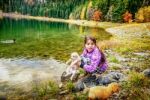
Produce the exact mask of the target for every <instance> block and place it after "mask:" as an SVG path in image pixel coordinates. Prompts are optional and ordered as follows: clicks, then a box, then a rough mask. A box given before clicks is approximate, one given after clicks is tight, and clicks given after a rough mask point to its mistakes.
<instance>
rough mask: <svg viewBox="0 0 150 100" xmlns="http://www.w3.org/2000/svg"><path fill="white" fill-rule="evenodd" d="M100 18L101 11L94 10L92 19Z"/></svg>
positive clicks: (98, 19)
mask: <svg viewBox="0 0 150 100" xmlns="http://www.w3.org/2000/svg"><path fill="white" fill-rule="evenodd" d="M101 18H102V12H101V11H99V10H96V11H94V13H93V16H92V20H94V21H100V20H101Z"/></svg>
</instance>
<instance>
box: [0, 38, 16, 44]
mask: <svg viewBox="0 0 150 100" xmlns="http://www.w3.org/2000/svg"><path fill="white" fill-rule="evenodd" d="M0 42H1V43H3V44H13V43H16V39H12V40H3V41H0Z"/></svg>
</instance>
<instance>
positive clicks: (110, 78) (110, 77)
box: [96, 72, 125, 85]
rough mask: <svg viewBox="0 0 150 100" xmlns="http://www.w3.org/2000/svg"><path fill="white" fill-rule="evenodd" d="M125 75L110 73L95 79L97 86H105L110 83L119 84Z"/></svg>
mask: <svg viewBox="0 0 150 100" xmlns="http://www.w3.org/2000/svg"><path fill="white" fill-rule="evenodd" d="M124 77H125V75H124V74H122V73H119V72H110V73H108V74H106V75H104V76H99V77H98V78H97V79H96V83H97V85H107V84H110V83H112V82H120V81H122V80H123V79H124Z"/></svg>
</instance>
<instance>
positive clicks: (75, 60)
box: [65, 52, 81, 80]
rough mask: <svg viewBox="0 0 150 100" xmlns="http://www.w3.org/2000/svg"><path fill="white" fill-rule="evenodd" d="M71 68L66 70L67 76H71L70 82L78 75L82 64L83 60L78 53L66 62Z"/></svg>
mask: <svg viewBox="0 0 150 100" xmlns="http://www.w3.org/2000/svg"><path fill="white" fill-rule="evenodd" d="M66 64H68V65H69V67H68V68H67V70H66V75H65V76H68V75H71V77H70V80H73V78H74V76H75V75H76V74H77V73H78V68H79V65H80V64H81V58H80V56H79V54H78V53H77V52H73V53H72V54H71V58H70V59H69V60H68V61H67V62H66Z"/></svg>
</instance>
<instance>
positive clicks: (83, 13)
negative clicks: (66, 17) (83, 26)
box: [80, 7, 86, 19]
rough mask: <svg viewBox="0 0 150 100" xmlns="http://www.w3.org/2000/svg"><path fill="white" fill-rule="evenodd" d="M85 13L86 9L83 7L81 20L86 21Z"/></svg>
mask: <svg viewBox="0 0 150 100" xmlns="http://www.w3.org/2000/svg"><path fill="white" fill-rule="evenodd" d="M85 11H86V7H83V8H82V11H81V15H80V19H84V18H85Z"/></svg>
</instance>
